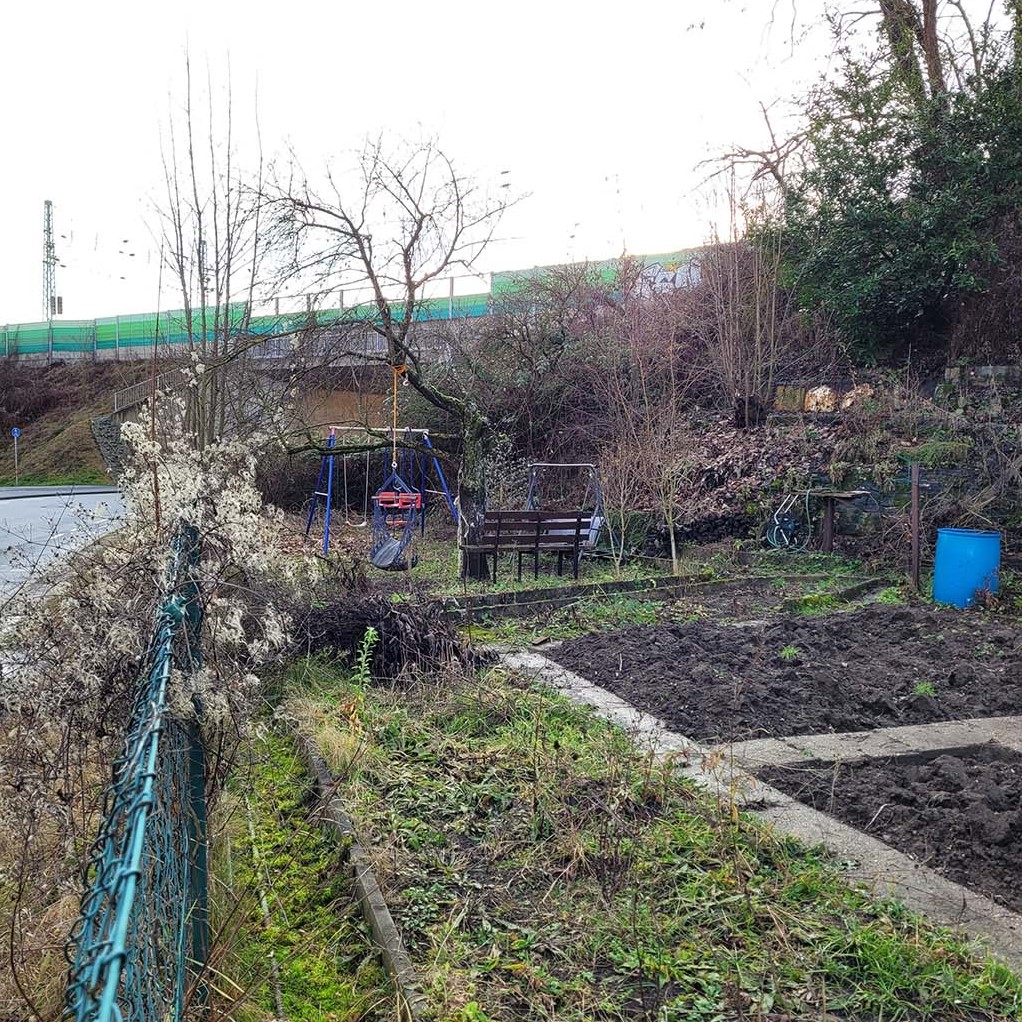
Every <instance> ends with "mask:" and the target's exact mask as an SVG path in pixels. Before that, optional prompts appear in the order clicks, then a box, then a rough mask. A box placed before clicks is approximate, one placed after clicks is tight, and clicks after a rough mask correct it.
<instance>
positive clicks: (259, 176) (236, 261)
mask: <svg viewBox="0 0 1022 1022" xmlns="http://www.w3.org/2000/svg"><path fill="white" fill-rule="evenodd" d="M184 72H185V81H184V89H183V97H182V100H181V103H180V107H179V108H177V109H172V112H171V115H170V117H169V120H168V123H167V126H166V130H165V133H164V138H163V146H162V149H163V169H164V186H165V194H164V198H163V201H162V203H161V204H160V206H159V208H158V210H157V213H158V231H159V233H160V241H161V250H162V253H163V258H164V265H165V268H166V270H167V271H168V272H169V274H170V275H171V277H172V279H173V280H174V283H175V290H176V291H177V292H178V294H179V295H180V297H181V302H182V312H181V319H180V322H179V323H173V316H170V317H168V319H169V321H170V322H171V323H172V326H171V329H172V330H173V332H175V333H177V332H178V331H180V332H181V333H183V334H184V343H185V350H186V352H187V357H186V358H185V359H183V360H181V362H182V365H183V367H185V368H187V379H186V380H185V381H184V382H185V383H186V384H187V385H186V386H185V387H184V394H185V395H186V401H185V404H186V408H185V417H186V423H187V425H188V434H189V435H190V436H192V437H193V438H194V442H195V443H196V445H197V446H198V447H200V448H202V447H205V446H206V445H208V444H210V443H212V442H213V441H214V440H216V439H217V438H219V437H222V436H223V435H224V434H225V433H226V432H227V431H228V429H229V428H233V427H237V426H238V425H239V424H240V423H243V422H244V421H245V420H246V419H247V418H251V417H252V416H253V415H254V416H255V417H256V418H262V417H263V414H262V413H263V412H264V411H265V407H266V406H267V404H268V402H273V400H274V399H271V398H268V397H266V396H265V395H264V398H265V400H259V401H256V400H254V398H255V397H256V391H257V387H256V383H255V380H254V379H253V378H251V377H250V376H249V375H247V374H246V372H245V368H246V367H245V355H246V353H247V352H248V351H249V350H250V349H251V348H252V347H253V346H254V345H256V344H257V343H259V341H260V339H259V338H256V337H254V336H253V334H252V331H251V329H250V327H251V321H252V314H253V307H254V304H255V302H256V298H257V292H258V289H259V287H260V285H261V284H262V283H263V278H264V277H265V275H266V274H265V270H266V261H267V255H268V252H267V244H266V235H267V232H266V229H265V228H266V222H265V206H266V200H265V196H264V189H263V175H264V160H263V154H262V146H261V142H260V143H259V144H258V147H257V152H256V154H255V156H254V158H253V162H254V176H251V177H249V176H248V175H249V173H250V171H249V168H248V167H246V166H244V165H243V163H242V159H241V157H240V154H239V146H238V142H237V139H236V136H235V130H234V104H233V97H232V91H231V83H230V80H229V78H228V80H227V82H226V85H225V89H224V98H223V104H222V106H219V107H218V104H217V103H216V101H215V99H214V85H213V80H212V76H211V74H210V73H209V71H208V70H207V75H206V82H205V86H204V88H201V89H199V88H197V87H196V84H195V82H194V80H193V72H192V62H191V57H190V55H189V54H187V53H186V54H185V61H184ZM255 137H256V139H257V141H258V140H259V125H258V114H257V112H256V115H255ZM277 389H278V391H279V390H280V389H281V388H279V387H278V388H277ZM284 389H286V388H284ZM274 403H277V404H279V393H278V394H277V400H276V402H274Z"/></svg>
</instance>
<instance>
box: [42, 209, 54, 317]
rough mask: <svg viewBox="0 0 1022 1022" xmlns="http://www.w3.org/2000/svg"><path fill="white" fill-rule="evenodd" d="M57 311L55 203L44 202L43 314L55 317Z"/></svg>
mask: <svg viewBox="0 0 1022 1022" xmlns="http://www.w3.org/2000/svg"><path fill="white" fill-rule="evenodd" d="M56 311H57V250H56V247H55V246H54V244H53V203H52V202H51V201H50V200H49V199H47V200H46V202H45V203H44V204H43V316H45V317H46V319H47V320H51V319H53V316H54V314H55V313H56Z"/></svg>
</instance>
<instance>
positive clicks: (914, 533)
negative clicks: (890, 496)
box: [911, 461, 922, 592]
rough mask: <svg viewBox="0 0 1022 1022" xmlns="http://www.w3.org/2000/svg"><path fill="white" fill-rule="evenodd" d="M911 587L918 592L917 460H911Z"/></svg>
mask: <svg viewBox="0 0 1022 1022" xmlns="http://www.w3.org/2000/svg"><path fill="white" fill-rule="evenodd" d="M911 478H912V588H913V589H914V590H915V591H916V592H919V545H920V535H919V534H920V532H921V531H922V530H921V524H922V523H921V521H920V515H919V462H918V461H913V462H912V477H911Z"/></svg>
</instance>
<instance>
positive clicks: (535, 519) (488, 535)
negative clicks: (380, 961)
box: [462, 511, 593, 582]
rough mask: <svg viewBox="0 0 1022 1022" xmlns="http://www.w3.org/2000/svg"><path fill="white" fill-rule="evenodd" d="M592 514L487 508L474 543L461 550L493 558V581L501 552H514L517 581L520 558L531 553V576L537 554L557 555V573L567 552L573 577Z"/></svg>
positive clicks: (536, 568)
mask: <svg viewBox="0 0 1022 1022" xmlns="http://www.w3.org/2000/svg"><path fill="white" fill-rule="evenodd" d="M592 517H593V516H592V514H590V513H586V512H584V511H487V512H485V513H484V515H483V524H482V528H481V529H480V531H479V535H478V537H477V538H476V540H475V542H473V543H469V544H466V545H465V546H463V547H462V549H463V550H466V551H469V552H472V553H479V554H482V555H483V556H484V557H492V558H493V581H496V580H497V558H498V556H499V555H500V554H502V553H515V554H517V555H518V581H519V582H521V580H522V557H524V556H525V555H526V554H531V556H532V566H533V577H535V578H539V555H540V554H546V553H555V554H557V574H558V575H560V574H561V573H562V571H563V569H564V555H565V554H569V553H570V554H571V564H572V569H573V571H574V575H575V578H578V562H579V559H580V557H581V553H582V548H583V547H584V546H585V544H586V541H587V539H588V537H589V530H590V528H591V526H592Z"/></svg>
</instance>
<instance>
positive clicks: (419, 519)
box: [305, 366, 458, 571]
mask: <svg viewBox="0 0 1022 1022" xmlns="http://www.w3.org/2000/svg"><path fill="white" fill-rule="evenodd" d="M393 368H394V417H393V420H392V422H391V429H390V452H389V453H390V466H389V468H390V471H389V474H388V475H387V476H386V477H385V479H384V481H383V483H382V484H381V486H380V487H379V489H377V490H376V492H375V493H374V494H373V495H372V505H373V513H372V521H373V541H372V546H371V548H370V551H369V562H370V563H371V564H372V565H373V566H374V567H376V568H381V569H383V570H385V571H403V570H405V569H407V568H408V567H409V560H411V561H412V564H414V558H406V557H405V556H404V555H405V551H406V550H407V549H408V547H409V546H410V545H411V543H412V539H413V538H414V536H415V533H416V531H419V532H420V533H421V534H422V535H425V533H426V511H427V509H428V501H429V495H430V493H431V492H433V493H437V494H438V495H440V494H442V495H443V497H444V499H445V501H446V503H447V508H448V510H449V511H450V513H451V517H452V518H453V519H454V521H455V522H457V521H458V508H457V505H456V504H455V502H454V498H453V497H452V496H451V491H450V489H449V488H448V486H447V479H446V477H445V476H444V471H443V469H442V468H441V466H440V461H439V459H438V458H437V456H436V453H435V450H434V448H433V444H432V443H431V441H430V439H429V430H426V429H413V428H411V427H406V428H405V429H404V430H403V438H402V446H401V448H400V450H399V446H398V422H397V385H398V379H399V378H400V376H401V374H402V373H403V372H404V369H405V367H404V366H395V367H393ZM345 429H350V430H356V431H360V432H363V433H367V432H368V431H367V430H365V429H364V428H363V427H360V426H351V427H344V426H332V427H331V428H330V435H329V437H328V439H327V450H328V451H333V450H334V449H335V448H336V443H337V433H338V432H339V431H341V430H345ZM415 435H418V436H419V437H420V438H421V443H422V447H423V448H424V449H422V450H419V451H415V450H413V449H412V441H413V437H414V436H415ZM337 456H338V455H336V454H332V453H326V454H324V455H323V457H322V459H321V463H320V467H319V476H318V477H317V479H316V488H315V490H314V492H313V498H312V503H311V505H310V507H309V514H308V517H307V519H306V522H305V534H306V535H308V534H309V532H310V531H311V529H312V523H313V521H314V520H315V518H316V512H317V510H318V508H319V504H320V501H322V503H323V509H324V514H323V554H324V556H325V555H326V554H327V553H328V552H329V549H330V523H331V510H332V504H333V490H334V462H335V460H336V458H337ZM340 457H341V459H342V478H343V495H344V513H345V525H349V526H351V527H353V528H364V527H366V526H367V525H368V524H369V501H370V497H369V476H370V467H371V466H370V453H369V451H368V450H367V451H366V452H365V492H364V496H363V505H362V521H360V522H354V521H351V516H350V507H349V504H348V467H347V462H348V457H349V455H348V454H342V455H341V456H340ZM431 466H432V469H433V472H434V473H435V476H436V479H437V482H438V483H439V485H440V487H441V489H440V490H439V491H430V490H429V488H428V482H429V470H430V467H431ZM416 476H417V477H418V478H416ZM416 484H417V485H416Z"/></svg>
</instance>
